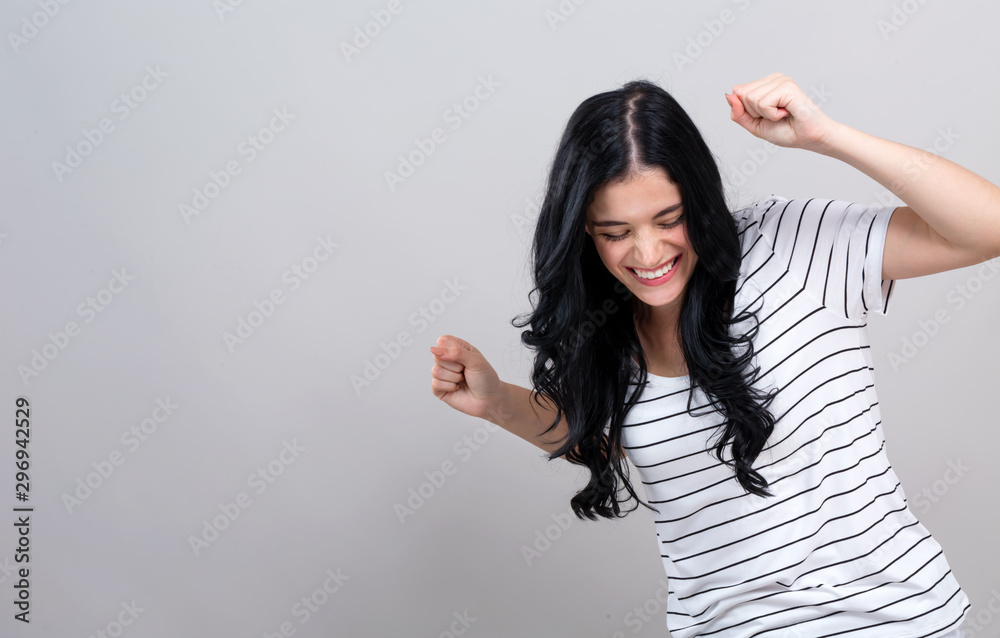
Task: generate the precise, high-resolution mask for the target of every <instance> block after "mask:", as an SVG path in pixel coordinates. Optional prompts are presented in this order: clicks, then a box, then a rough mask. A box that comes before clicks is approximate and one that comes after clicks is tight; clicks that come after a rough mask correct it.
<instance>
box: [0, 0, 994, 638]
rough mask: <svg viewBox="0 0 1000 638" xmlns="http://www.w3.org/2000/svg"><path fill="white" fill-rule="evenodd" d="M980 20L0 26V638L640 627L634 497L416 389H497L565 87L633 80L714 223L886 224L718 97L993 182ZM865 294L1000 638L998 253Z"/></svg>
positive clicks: (910, 475)
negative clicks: (457, 378)
mask: <svg viewBox="0 0 1000 638" xmlns="http://www.w3.org/2000/svg"><path fill="white" fill-rule="evenodd" d="M998 23H1000V6H998V5H997V4H996V3H992V2H974V1H964V0H963V1H953V2H947V3H945V2H924V1H923V0H921V1H920V2H917V1H915V0H878V1H875V2H870V1H862V0H848V1H844V2H838V3H812V2H810V3H805V2H791V1H775V2H763V1H760V0H714V1H712V2H706V3H690V2H687V3H682V2H648V1H647V2H628V3H612V2H606V1H599V0H590V1H589V2H583V1H582V0H573V1H571V0H551V1H543V2H529V1H527V0H519V1H514V2H505V3H474V2H461V1H459V0H444V1H436V2H430V1H422V2H413V1H410V0H389V1H383V0H372V1H370V2H339V3H331V2H319V1H318V0H298V1H294V2H260V1H250V0H246V1H242V0H198V1H191V0H186V1H180V2H161V3H149V2H125V1H122V0H118V1H113V0H103V1H94V2H70V1H69V0H30V1H29V0H16V1H11V2H6V3H4V6H3V9H2V10H0V31H2V32H3V33H4V34H5V40H6V43H5V45H4V47H3V51H2V52H0V58H2V60H0V87H2V95H3V98H2V100H0V127H2V129H0V130H2V147H0V149H2V150H0V157H2V170H0V196H2V205H0V211H2V212H0V295H2V297H0V298H2V304H3V306H2V309H3V311H2V313H3V322H2V324H0V325H2V328H3V329H2V331H0V348H2V349H0V353H2V363H3V365H2V366H0V378H2V392H0V406H2V410H0V414H3V415H4V416H3V420H2V423H3V427H2V428H0V432H2V434H0V494H2V498H0V504H2V505H3V506H4V513H2V514H0V600H3V601H5V602H4V603H3V605H2V606H0V610H2V618H0V635H3V636H26V637H27V636H52V637H59V638H63V637H68V636H104V635H106V636H119V635H121V636H130V637H139V636H233V637H236V636H246V637H259V636H267V637H274V636H286V637H287V636H293V635H294V636H304V637H306V636H315V637H319V636H377V637H381V636H458V635H467V636H484V637H485V636H538V637H543V636H544V637H549V636H578V637H582V636H588V637H592V638H615V637H619V638H620V637H624V636H664V635H666V628H665V622H664V618H665V614H666V608H665V606H664V604H663V601H665V600H666V592H667V588H668V587H669V584H668V583H667V581H666V578H665V574H664V572H663V566H662V563H661V558H660V553H659V550H658V547H657V542H656V536H655V533H654V527H653V518H652V516H651V513H650V512H649V510H647V509H646V508H643V507H639V508H638V509H636V510H635V511H633V512H632V513H631V514H630V515H629V516H627V517H625V518H623V519H620V520H617V521H609V520H601V521H586V520H580V519H577V518H576V517H575V516H574V515H573V514H572V512H571V510H570V507H569V501H570V498H571V497H572V496H573V495H574V494H575V493H576V492H577V491H578V490H579V489H581V488H582V487H583V485H584V484H585V483H586V480H587V476H588V475H587V473H586V471H585V470H583V469H582V468H581V467H580V466H575V465H572V464H570V463H568V462H566V461H564V460H556V461H552V462H550V461H548V460H547V459H546V458H545V456H544V453H543V452H542V451H541V450H540V449H539V448H537V447H535V446H533V445H530V444H529V443H527V442H526V441H524V440H522V439H520V438H518V437H516V436H514V435H513V434H511V433H509V432H507V431H505V430H503V429H499V428H496V427H494V426H492V425H491V424H489V423H488V422H486V421H483V420H479V419H474V418H472V417H468V416H465V415H463V414H461V413H459V412H457V411H455V410H452V409H450V408H449V407H448V406H447V405H445V404H444V403H443V402H441V401H439V400H438V399H436V398H435V397H434V395H433V394H432V393H431V387H430V380H431V372H430V370H431V366H432V365H433V360H432V356H431V353H430V351H429V349H428V348H429V347H430V346H432V345H434V344H435V342H436V340H437V338H438V337H439V336H440V335H443V334H451V335H455V336H458V337H461V338H463V339H465V340H467V341H469V342H470V343H472V344H473V345H475V346H476V347H477V348H478V349H479V350H480V351H481V352H483V353H484V355H485V356H486V358H487V359H488V360H489V361H490V362H491V364H492V365H493V366H494V367H495V368H496V370H497V371H498V373H499V374H500V376H501V378H502V379H503V380H504V381H507V382H510V383H515V384H518V385H522V386H527V385H528V384H529V381H528V373H529V370H530V366H531V362H532V358H531V357H532V353H531V352H530V351H529V350H527V349H526V348H525V347H523V346H522V345H521V342H520V331H519V330H518V329H517V328H515V327H514V326H512V325H511V319H513V318H514V317H515V316H517V315H519V314H522V313H525V312H527V311H528V310H530V302H529V298H528V293H529V291H530V289H531V287H532V280H531V270H530V265H529V261H528V259H529V249H530V244H531V239H532V234H533V231H534V224H535V220H536V218H537V214H538V209H539V204H540V197H541V195H542V193H543V190H544V186H545V180H546V177H547V170H548V168H549V166H550V163H551V161H552V158H553V154H554V152H555V149H556V144H557V142H558V140H559V136H560V135H561V133H562V130H563V127H564V126H565V124H566V121H567V119H568V117H569V116H570V114H571V113H572V112H573V110H574V109H575V108H576V107H577V105H579V103H580V102H582V101H583V100H584V99H586V98H587V97H590V96H591V95H594V94H596V93H599V92H603V91H607V90H611V89H614V88H616V87H619V86H620V85H621V84H622V83H624V82H626V81H628V80H631V79H637V78H645V79H648V80H651V81H653V82H656V83H657V84H659V85H660V86H661V87H663V88H664V89H666V90H667V91H669V92H670V93H671V94H672V95H673V96H674V97H675V98H676V99H677V100H678V101H679V102H680V103H681V105H682V106H683V107H684V108H685V109H686V110H687V111H688V113H689V114H690V115H691V117H692V118H693V119H694V121H695V123H696V124H697V126H698V127H699V129H700V130H701V132H702V134H703V135H704V136H705V139H706V141H707V142H708V144H709V145H710V147H711V149H712V151H713V153H714V154H715V156H716V158H717V160H718V162H719V166H720V170H721V172H722V174H723V178H724V181H725V186H726V194H727V198H728V200H729V204H730V206H731V207H732V209H733V210H736V209H737V208H738V207H742V206H746V205H748V204H750V203H753V202H755V201H759V200H760V199H762V198H764V197H767V196H769V195H771V194H777V195H780V196H783V197H789V198H792V197H824V198H834V199H841V200H846V201H854V202H861V203H865V204H879V203H880V204H883V205H902V202H901V201H900V200H899V199H897V198H896V197H895V196H894V195H893V194H892V193H891V192H889V191H888V190H887V189H885V188H884V187H882V186H881V185H879V184H878V183H876V182H874V181H872V180H871V179H869V178H868V177H866V176H865V175H863V174H862V173H859V172H858V171H856V170H854V169H852V168H851V167H849V166H847V165H846V164H843V163H840V162H837V161H836V160H833V159H830V158H827V157H823V156H819V155H816V154H813V153H808V152H806V151H801V150H794V149H785V148H778V147H776V146H773V145H770V144H767V143H765V142H763V141H762V140H760V139H757V138H755V137H753V136H752V135H750V134H748V133H747V132H746V131H745V130H743V129H742V128H740V127H739V126H738V125H736V124H735V123H734V122H732V121H731V120H730V119H729V108H728V106H727V104H726V102H725V98H724V94H725V93H726V92H728V91H730V90H731V88H732V87H733V86H734V85H736V84H741V83H747V82H751V81H754V80H757V79H760V78H762V77H765V76H766V75H768V74H770V73H773V72H781V73H784V74H786V75H788V76H789V77H791V78H792V79H793V80H795V81H796V82H797V83H798V85H799V86H800V87H801V88H802V89H803V91H805V92H806V93H807V94H808V95H809V96H810V97H811V99H812V100H813V101H814V102H815V103H816V104H817V105H818V106H819V107H820V108H821V109H822V110H823V111H824V112H825V113H827V114H828V115H830V116H831V117H832V118H833V119H834V120H836V121H838V122H843V123H845V124H847V125H850V126H852V127H854V128H857V129H859V130H862V131H865V132H867V133H871V134H873V135H877V136H879V137H883V138H887V139H891V140H894V141H898V142H902V143H904V144H909V145H911V146H915V147H918V148H921V149H928V150H930V151H932V152H934V153H936V154H938V155H940V156H942V157H946V158H948V159H950V160H952V161H955V162H957V163H959V164H961V165H962V166H965V167H967V168H969V169H970V170H972V171H974V172H976V173H978V174H980V175H982V176H983V177H985V178H986V179H988V180H989V181H991V182H993V183H997V182H998V181H1000V166H998V162H997V153H996V149H997V147H998V146H1000V125H998V120H997V117H996V114H997V112H998V110H1000V85H998V83H997V81H996V73H995V69H996V64H997V62H998V61H1000V40H998V38H997V37H996V25H997V24H998ZM958 212H959V211H956V213H958ZM893 295H894V297H893V299H894V301H893V306H892V307H891V309H890V311H889V314H888V315H886V316H875V315H872V316H870V321H869V324H868V331H869V334H870V336H871V341H872V344H873V345H872V357H873V361H874V362H875V372H874V374H875V378H876V379H877V382H878V396H879V401H880V407H881V412H882V415H883V419H884V421H883V428H884V431H885V433H886V440H887V451H888V454H889V458H890V460H891V461H892V463H893V468H894V470H895V471H896V472H897V473H898V475H899V477H900V479H901V480H902V485H903V488H904V489H905V491H906V494H907V496H908V499H909V505H910V507H911V509H912V510H913V511H914V513H915V514H916V515H917V516H918V517H919V518H920V520H921V522H922V523H923V524H924V525H926V527H927V528H928V529H929V530H930V531H931V532H932V533H933V534H934V537H935V538H936V539H937V540H938V541H939V542H940V543H941V545H942V546H943V547H944V549H945V552H946V553H947V556H948V559H949V562H950V565H951V567H952V569H953V571H954V574H955V576H956V578H957V579H958V581H959V582H960V583H961V584H962V586H963V588H964V589H965V591H966V592H967V593H968V595H969V598H970V601H971V602H972V604H973V607H972V609H971V610H970V613H969V621H968V622H967V623H966V630H967V632H968V633H970V634H973V635H976V636H996V635H1000V633H998V632H1000V618H996V617H995V616H996V615H997V614H998V612H1000V552H998V550H997V545H996V535H997V534H996V532H997V529H998V525H1000V515H998V508H997V505H998V499H997V488H998V479H1000V472H998V470H997V467H996V464H995V456H996V449H997V446H998V444H1000V434H998V429H997V425H998V418H997V412H996V405H997V404H996V400H997V380H998V373H997V361H998V359H1000V340H998V337H997V330H996V326H997V320H998V318H1000V261H998V260H996V259H994V260H991V261H989V262H986V263H985V264H983V265H981V266H976V267H971V268H965V269H960V270H955V271H950V272H946V273H941V274H938V275H934V276H930V277H923V278H917V279H909V280H900V281H898V282H896V284H895V289H894V291H893ZM632 476H633V477H635V476H636V474H635V472H634V471H633V472H632ZM636 487H639V485H638V484H637V485H636ZM640 495H642V492H641V490H640ZM633 505H634V502H633Z"/></svg>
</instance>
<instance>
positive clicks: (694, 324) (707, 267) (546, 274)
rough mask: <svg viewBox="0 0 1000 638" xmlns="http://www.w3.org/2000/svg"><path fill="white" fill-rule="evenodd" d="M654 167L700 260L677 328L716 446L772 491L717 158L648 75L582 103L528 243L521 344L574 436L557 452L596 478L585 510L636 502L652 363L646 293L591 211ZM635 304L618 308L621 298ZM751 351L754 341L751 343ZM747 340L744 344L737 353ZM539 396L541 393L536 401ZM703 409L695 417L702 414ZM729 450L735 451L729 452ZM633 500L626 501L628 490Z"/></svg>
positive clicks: (538, 386) (734, 237) (591, 514)
mask: <svg viewBox="0 0 1000 638" xmlns="http://www.w3.org/2000/svg"><path fill="white" fill-rule="evenodd" d="M654 167H661V168H663V169H664V170H665V171H666V173H667V175H668V177H669V178H670V180H671V181H672V182H673V183H675V184H677V185H678V188H679V190H680V193H681V197H682V201H683V203H684V217H685V222H684V223H685V225H686V231H687V234H688V239H689V241H690V243H691V246H692V248H693V249H694V252H695V254H696V255H698V261H697V263H696V265H695V268H694V270H693V272H692V275H691V278H690V280H689V281H688V284H687V286H686V288H685V290H684V292H683V300H682V305H681V310H680V316H679V322H678V331H679V332H678V336H679V338H680V342H681V345H682V348H683V353H684V359H685V361H686V363H687V367H688V376H689V378H690V381H691V385H692V391H691V392H690V393H689V394H688V402H687V410H688V412H689V413H691V414H692V415H693V414H694V412H693V411H692V406H691V403H692V399H693V396H694V392H693V389H694V387H700V388H701V389H702V390H703V391H704V393H705V395H706V396H707V397H709V399H710V404H709V405H710V406H711V407H713V408H715V409H717V410H719V411H720V412H721V413H722V414H723V415H724V416H725V422H724V424H723V425H720V427H719V438H718V441H717V443H716V444H715V452H716V456H717V457H718V459H719V461H720V462H724V463H726V464H727V465H729V466H730V467H732V468H733V470H734V475H735V479H736V480H738V481H739V483H740V485H741V486H742V487H743V488H744V489H745V490H746V491H747V492H751V493H754V494H757V495H759V496H771V495H772V494H771V492H770V491H769V490H768V489H767V488H768V484H767V481H766V479H764V477H763V476H761V475H760V474H759V473H758V472H757V471H756V470H754V469H753V462H754V460H755V459H756V458H757V455H758V454H759V453H760V451H761V450H762V449H763V447H764V444H765V442H766V441H767V438H768V436H769V435H770V434H771V431H772V430H773V429H774V418H773V416H772V415H771V414H770V412H769V411H768V409H767V408H768V405H769V404H770V402H771V400H772V399H773V394H765V393H761V392H759V391H758V390H757V389H756V388H754V387H753V386H752V383H753V381H754V379H755V378H756V375H757V374H758V373H759V372H760V369H759V367H755V366H752V365H751V362H752V358H753V339H754V338H755V336H756V333H757V330H758V327H759V322H757V318H756V314H755V313H753V312H750V313H748V312H747V311H744V312H741V313H739V314H738V315H737V316H736V317H732V316H731V315H732V313H733V304H734V298H735V294H736V283H737V278H738V276H739V272H740V261H741V254H740V251H741V248H740V242H739V236H738V232H737V227H736V220H735V219H734V218H733V215H732V213H731V212H730V211H729V209H728V207H727V205H726V202H725V194H724V191H723V186H722V178H721V176H720V174H719V169H718V166H717V165H716V162H715V158H714V157H713V155H712V153H711V151H710V150H709V148H708V146H707V144H706V143H705V141H704V140H703V139H702V136H701V134H700V133H699V131H698V129H697V127H695V125H694V122H692V121H691V118H690V117H689V116H688V114H687V113H686V112H685V111H684V109H683V108H682V107H681V106H680V105H679V104H678V103H677V101H676V100H675V99H674V98H673V97H672V96H671V95H670V94H669V93H667V92H666V91H665V90H663V89H662V88H660V87H659V86H657V85H656V84H654V83H652V82H649V81H646V80H634V81H631V82H628V83H626V84H624V85H623V86H622V87H621V88H620V89H616V90H613V91H608V92H605V93H600V94H598V95H594V96H593V97H590V98H588V99H586V100H585V101H584V102H583V103H582V104H580V106H579V107H577V109H576V111H574V112H573V114H572V116H571V117H570V119H569V122H568V123H567V125H566V129H565V131H564V132H563V135H562V138H561V140H560V142H559V147H558V150H557V151H556V155H555V158H554V160H553V162H552V165H551V169H550V172H549V177H548V183H547V186H546V191H545V196H544V199H543V202H542V205H541V209H540V211H539V215H538V220H537V225H536V228H535V235H534V241H533V245H532V251H531V261H532V264H533V269H534V287H533V289H532V290H531V292H530V293H529V298H530V297H531V296H532V295H534V294H536V293H537V299H536V300H535V301H534V302H533V304H532V306H533V310H532V312H531V313H530V314H529V316H528V319H527V320H526V321H522V322H520V323H518V318H517V317H516V318H515V319H514V320H513V321H512V323H513V325H514V326H515V327H518V328H523V327H524V326H526V325H528V324H530V326H531V327H530V329H529V330H524V331H522V333H521V342H522V343H524V344H525V345H526V346H527V347H529V348H531V349H533V350H535V351H536V354H535V360H534V364H533V367H532V371H531V382H532V385H533V386H534V389H535V392H536V393H538V394H541V395H544V396H545V397H547V398H548V399H550V400H551V401H552V402H553V403H554V404H555V406H556V407H557V409H558V413H557V416H556V419H555V421H553V423H552V424H551V425H550V426H549V427H548V429H546V430H545V433H547V432H549V431H551V430H552V429H553V428H554V427H556V425H557V424H558V423H559V421H560V420H561V419H562V418H563V416H565V419H566V421H567V423H568V425H569V433H568V436H567V437H566V439H565V442H564V443H563V444H562V445H561V447H560V448H559V449H558V450H555V451H553V452H551V453H550V454H549V456H548V458H549V460H552V459H555V458H558V457H561V456H563V455H565V458H566V460H568V461H570V462H571V463H574V464H578V465H585V466H586V467H587V468H588V469H589V470H590V481H589V483H588V484H587V485H586V487H584V488H583V489H582V490H581V491H580V492H578V493H577V494H576V495H575V496H574V497H573V498H572V499H571V506H572V508H573V511H574V513H575V514H576V516H577V517H578V518H584V517H587V518H589V519H591V520H596V517H597V516H602V517H605V518H612V517H618V518H622V517H624V516H625V515H627V514H628V512H631V511H634V510H635V509H636V508H638V505H636V506H635V507H633V508H632V509H630V510H627V511H626V512H625V513H624V514H623V513H621V512H622V510H621V508H620V507H619V503H627V502H628V501H629V500H630V499H632V498H634V499H635V500H636V501H638V502H640V503H642V504H643V505H644V506H646V507H647V508H649V509H651V510H653V511H657V510H656V508H653V507H651V506H650V505H648V504H647V503H645V502H643V501H642V499H640V498H639V497H638V496H637V495H636V492H635V490H634V489H633V487H632V485H631V484H630V482H629V476H628V467H627V466H626V465H625V463H624V461H625V458H624V453H623V449H622V447H621V438H622V423H623V421H624V419H625V417H626V415H627V414H628V412H629V411H630V410H631V409H632V407H633V406H634V405H635V404H636V402H637V401H638V399H639V397H640V395H641V392H639V391H635V392H633V393H631V394H630V393H629V392H628V385H629V384H630V383H637V384H638V385H639V386H640V387H641V386H642V385H644V384H645V383H646V380H647V376H646V374H647V370H646V361H645V357H644V356H643V352H642V347H641V345H640V343H639V338H638V335H637V332H636V326H635V320H636V319H637V318H639V319H640V320H641V318H642V317H643V316H644V314H645V310H644V308H643V306H645V304H643V303H642V302H641V301H639V300H638V299H637V298H635V297H633V296H632V294H631V292H630V291H629V290H628V288H627V287H626V286H624V285H623V284H622V283H621V282H620V281H618V280H617V279H616V278H615V277H614V275H612V274H611V273H610V272H609V271H608V269H607V268H606V267H605V266H604V264H603V262H602V261H601V258H600V256H599V255H598V253H597V249H596V247H595V245H594V240H593V237H591V236H590V235H589V234H587V233H586V232H585V231H584V227H585V223H586V212H587V208H588V207H589V205H590V204H591V202H592V201H593V197H594V195H595V192H596V191H597V190H598V189H599V188H600V187H601V186H602V185H604V184H607V183H610V182H624V181H626V180H627V179H629V178H630V177H632V176H633V175H635V174H637V173H639V172H642V171H645V170H649V169H651V168H654ZM630 298H631V302H630V303H616V300H620V301H628V300H629V299H630ZM747 319H753V323H754V324H755V325H754V327H753V328H752V330H750V331H747V332H744V333H743V334H739V335H736V336H732V335H731V334H730V330H729V327H730V326H731V325H734V324H736V323H739V322H742V321H745V320H747ZM744 347H745V348H744ZM741 349H742V353H738V351H740V350H741ZM538 394H532V396H533V397H534V400H535V401H536V402H537V403H538V404H539V405H540V406H541V405H542V403H541V401H540V400H539V396H538ZM696 416H697V415H696ZM726 445H731V457H732V458H731V460H726V459H724V458H723V457H724V455H723V450H724V449H725V447H726ZM622 486H624V488H625V489H626V490H627V491H628V494H629V496H630V498H626V499H624V500H619V499H618V494H619V491H620V489H621V487H622Z"/></svg>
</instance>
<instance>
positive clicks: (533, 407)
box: [485, 382, 569, 458]
mask: <svg viewBox="0 0 1000 638" xmlns="http://www.w3.org/2000/svg"><path fill="white" fill-rule="evenodd" d="M503 389H504V391H503V397H502V399H501V400H500V402H499V403H498V404H497V405H495V406H493V407H492V409H490V410H489V413H488V415H487V416H486V417H485V418H486V420H487V421H489V422H490V423H493V424H496V425H499V426H500V427H502V428H503V429H505V430H507V431H508V432H511V433H513V434H516V435H517V436H519V437H521V438H522V439H524V440H525V441H528V442H529V443H531V444H533V445H536V446H538V447H539V448H541V449H543V450H545V451H546V452H549V453H551V452H553V451H555V450H557V449H559V447H560V446H561V445H562V444H563V442H564V441H565V437H566V435H567V434H568V433H569V426H568V424H567V423H566V417H565V415H563V416H562V418H560V420H559V424H558V425H557V426H556V427H555V428H553V429H552V430H550V431H549V432H548V433H547V434H545V435H542V434H541V433H542V432H543V431H545V429H547V428H548V427H549V426H550V425H551V424H552V422H553V421H555V418H556V406H555V405H554V404H552V402H551V401H549V400H548V399H546V398H545V396H543V395H539V397H538V398H539V400H540V401H541V402H542V406H539V405H538V404H537V403H536V402H535V400H534V399H533V398H532V394H534V393H533V392H532V391H531V390H529V389H528V388H524V387H521V386H519V385H514V384H512V383H506V382H504V383H503ZM560 458H562V457H560Z"/></svg>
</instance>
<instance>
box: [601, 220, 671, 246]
mask: <svg viewBox="0 0 1000 638" xmlns="http://www.w3.org/2000/svg"><path fill="white" fill-rule="evenodd" d="M682 221H684V215H683V214H682V215H681V216H680V217H678V218H677V219H675V220H674V221H672V222H670V223H669V224H659V226H660V228H674V227H676V226H679V225H680V224H681V222H682ZM601 237H604V238H605V240H606V241H621V240H623V239H625V238H626V237H628V232H627V231H626V232H624V233H622V234H620V235H609V234H607V233H601Z"/></svg>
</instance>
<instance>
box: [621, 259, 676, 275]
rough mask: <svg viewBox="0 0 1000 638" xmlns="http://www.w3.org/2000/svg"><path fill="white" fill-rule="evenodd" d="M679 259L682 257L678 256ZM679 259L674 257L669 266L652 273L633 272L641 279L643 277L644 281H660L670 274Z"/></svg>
mask: <svg viewBox="0 0 1000 638" xmlns="http://www.w3.org/2000/svg"><path fill="white" fill-rule="evenodd" d="M677 257H680V255H678V256H677ZM677 257H674V258H673V260H672V261H671V262H670V263H669V264H667V265H666V266H664V267H663V268H660V269H659V270H654V271H652V272H649V271H642V272H640V271H638V270H632V272H634V273H635V274H636V275H638V276H639V277H642V278H643V279H658V278H660V277H662V276H663V275H665V274H667V273H668V272H670V269H671V268H673V267H674V264H676V263H677Z"/></svg>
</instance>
